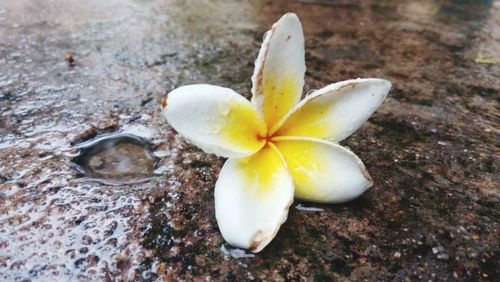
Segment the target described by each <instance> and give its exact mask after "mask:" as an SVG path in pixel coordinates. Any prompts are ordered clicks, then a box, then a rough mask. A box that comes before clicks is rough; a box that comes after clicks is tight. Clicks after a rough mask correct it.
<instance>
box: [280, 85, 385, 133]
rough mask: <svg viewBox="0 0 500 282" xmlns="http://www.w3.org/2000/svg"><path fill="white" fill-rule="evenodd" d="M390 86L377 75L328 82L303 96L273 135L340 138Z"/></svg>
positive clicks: (379, 101)
mask: <svg viewBox="0 0 500 282" xmlns="http://www.w3.org/2000/svg"><path fill="white" fill-rule="evenodd" d="M389 89H391V83H390V82H389V81H387V80H383V79H377V78H366V79H353V80H346V81H342V82H338V83H335V84H331V85H329V86H327V87H325V88H322V89H320V90H318V91H315V92H314V93H313V94H312V95H310V96H307V97H306V98H305V99H304V100H302V101H301V102H300V103H299V104H298V105H297V106H296V107H295V108H294V109H293V110H292V111H291V112H290V113H289V115H288V117H286V118H285V121H284V123H283V125H282V126H281V127H280V128H279V129H278V130H277V132H276V133H275V134H274V135H275V136H309V137H316V138H323V139H328V140H330V141H333V142H339V141H341V140H343V139H345V138H346V137H348V136H349V135H351V134H352V133H353V132H354V131H356V129H358V128H359V127H360V126H361V125H362V124H363V123H364V122H365V121H366V120H367V119H368V118H369V117H370V116H371V115H372V114H373V112H374V111H375V110H376V109H377V108H378V107H379V106H380V104H382V101H383V100H384V98H385V97H386V96H387V93H389ZM273 132H274V131H272V133H273Z"/></svg>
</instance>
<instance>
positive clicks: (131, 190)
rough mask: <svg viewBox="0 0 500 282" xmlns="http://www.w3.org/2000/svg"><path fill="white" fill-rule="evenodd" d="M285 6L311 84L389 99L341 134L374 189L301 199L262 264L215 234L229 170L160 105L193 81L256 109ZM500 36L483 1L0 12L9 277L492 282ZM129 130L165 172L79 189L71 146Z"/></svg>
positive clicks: (0, 212) (1, 149)
mask: <svg viewBox="0 0 500 282" xmlns="http://www.w3.org/2000/svg"><path fill="white" fill-rule="evenodd" d="M287 11H292V12H295V13H297V14H298V15H299V16H300V17H301V20H302V23H303V26H304V31H305V37H306V52H307V53H306V60H307V62H306V63H307V66H308V71H307V73H306V76H307V77H306V92H307V90H310V89H317V88H320V87H322V86H324V85H326V84H328V83H330V82H335V81H339V80H344V79H349V78H355V77H380V78H386V79H389V80H390V81H392V82H393V90H392V91H391V93H390V94H389V97H388V98H387V100H386V101H385V102H384V104H383V106H382V107H381V108H380V109H379V110H378V111H377V113H376V114H375V115H374V116H373V117H372V118H371V119H370V120H369V122H367V123H366V124H365V125H364V126H363V127H362V128H361V129H360V130H358V131H357V132H356V133H355V134H354V135H353V136H351V137H350V138H348V139H347V140H346V141H344V142H343V145H346V146H349V147H350V148H351V150H353V151H354V152H355V153H356V154H357V155H358V156H359V157H360V158H361V159H362V160H363V161H364V162H365V164H366V167H367V168H368V170H369V171H370V174H371V175H372V177H373V179H374V181H375V185H374V186H373V187H372V188H371V189H370V190H368V191H367V192H366V193H364V194H363V195H362V197H360V198H359V199H357V200H355V201H352V202H350V203H347V204H342V205H317V204H311V203H299V202H297V203H295V204H294V205H293V206H294V207H297V208H292V209H291V212H290V215H289V218H288V220H287V222H286V223H285V224H284V225H283V227H282V228H281V230H280V232H279V233H278V235H277V237H276V238H275V239H274V241H273V242H272V243H271V244H270V245H269V246H268V247H267V248H266V249H264V250H263V251H262V252H261V253H258V254H255V255H251V254H248V253H244V252H241V251H240V250H237V249H233V248H231V247H230V246H229V245H227V244H226V243H225V242H224V240H223V239H222V237H221V235H220V233H219V231H218V229H217V223H216V220H215V214H214V201H213V188H214V184H215V181H216V179H217V175H218V172H219V170H220V167H221V166H222V164H223V162H224V160H223V159H220V158H217V157H214V156H211V155H206V154H204V153H202V152H201V151H199V150H198V149H197V148H195V147H194V146H191V145H189V144H186V143H185V142H184V140H183V139H182V138H181V137H179V136H177V135H176V134H175V132H174V131H173V130H172V129H171V128H170V127H169V126H168V125H167V124H166V123H165V122H164V120H163V118H162V117H161V116H160V112H159V103H160V99H161V97H163V96H164V95H165V93H167V92H168V91H169V90H170V89H172V88H175V87H177V86H180V85H183V84H188V83H193V82H205V83H212V84H217V85H222V86H227V87H231V88H233V89H235V90H237V91H238V92H240V93H242V94H243V95H245V96H247V97H249V92H250V91H249V90H250V87H251V82H250V76H251V73H252V70H253V61H254V60H255V58H256V55H257V52H258V48H259V46H260V41H261V39H262V33H263V32H264V31H265V30H267V29H268V28H269V26H270V25H271V24H272V23H273V22H274V21H276V20H277V19H278V18H279V17H280V16H281V15H282V14H283V13H285V12H287ZM499 31H500V1H487V0H483V1H458V0H457V1H401V2H396V1H354V2H353V1H335V2H333V1H321V0H301V1H251V2H248V1H145V0H142V1H140V0H128V1H117V0H112V1H97V0H91V1H84V2H83V1H81V2H74V1H73V2H69V1H61V0H54V1H49V0H45V1H28V0H21V1H17V0H15V1H14V0H7V1H1V3H0V115H1V119H0V203H1V204H0V280H6V281H11V280H19V281H29V280H34V281H37V280H40V281H47V280H138V281H140V280H145V281H150V280H157V279H158V280H167V281H171V280H177V279H184V280H192V279H212V280H251V279H257V280H261V279H265V280H278V281H279V280H299V279H302V280H317V281H329V280H340V281H347V280H355V281H361V280H367V281H370V280H373V279H376V280H396V281H419V280H425V281H428V280H432V281H435V280H436V281H438V280H439V281H443V280H448V281H450V280H456V281H477V280H482V281H495V280H496V281H498V280H499V277H500V276H499V273H498V266H499V245H500V244H499V243H500V242H499V239H498V238H499V231H498V228H499V218H500V215H499V210H500V204H499V203H500V201H499V200H500V191H499V188H498V184H497V183H498V180H499V179H498V178H499V177H498V166H499V149H498V148H499V143H498V140H500V139H499V130H498V123H499V116H498V113H499V105H498V97H499V95H498V94H499V93H500V64H499V62H500V34H499ZM116 132H119V133H126V134H135V135H137V136H140V137H142V138H145V139H147V140H149V142H151V143H152V144H153V146H154V148H153V149H154V151H155V152H154V154H155V156H156V157H157V158H158V159H159V163H158V164H156V166H155V174H159V175H160V177H155V178H152V179H150V180H148V181H145V182H140V183H137V182H134V181H130V182H127V181H126V180H127V179H126V177H125V179H123V180H124V182H123V184H120V185H108V184H106V183H102V182H100V183H99V182H93V181H87V180H86V179H85V178H82V177H80V176H81V175H80V172H79V171H78V170H77V169H75V166H74V163H73V162H72V160H73V158H74V155H73V153H74V146H75V145H77V144H80V143H82V142H84V141H87V140H90V139H92V138H95V137H96V136H100V135H102V134H107V133H116ZM128 149H130V150H133V151H136V152H137V151H141V150H142V149H141V147H140V146H139V147H137V148H128ZM93 164H94V165H98V164H97V163H95V162H94V163H93ZM139 167H141V166H139ZM134 171H135V170H134V169H133V166H132V168H131V172H134ZM115 176H116V175H115ZM120 176H123V175H118V178H120ZM304 207H306V208H304ZM308 208H312V209H308Z"/></svg>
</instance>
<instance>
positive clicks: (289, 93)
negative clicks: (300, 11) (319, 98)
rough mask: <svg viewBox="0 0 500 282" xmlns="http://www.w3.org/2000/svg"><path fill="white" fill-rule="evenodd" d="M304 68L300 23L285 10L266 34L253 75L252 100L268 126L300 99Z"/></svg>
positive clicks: (302, 38)
mask: <svg viewBox="0 0 500 282" xmlns="http://www.w3.org/2000/svg"><path fill="white" fill-rule="evenodd" d="M305 71H306V65H305V56H304V34H303V32H302V25H301V23H300V20H299V18H298V17H297V15H295V14H293V13H288V14H285V15H284V16H283V17H281V19H280V20H279V21H277V22H276V23H275V24H274V25H273V27H272V28H271V30H269V31H268V32H267V33H266V34H265V36H264V42H263V43H262V46H261V49H260V52H259V55H258V57H257V60H256V61H255V71H254V73H253V76H252V82H253V86H252V94H253V97H252V103H254V104H255V105H256V107H257V109H258V111H259V113H261V114H262V115H263V116H264V119H265V121H266V123H267V125H268V126H269V128H270V127H272V125H274V124H276V123H277V122H278V121H279V120H280V119H281V118H282V117H283V116H284V115H285V114H286V113H287V112H288V111H289V110H290V109H292V108H293V107H294V106H295V105H296V104H297V103H298V101H299V100H300V97H301V95H302V89H303V87H304V73H305Z"/></svg>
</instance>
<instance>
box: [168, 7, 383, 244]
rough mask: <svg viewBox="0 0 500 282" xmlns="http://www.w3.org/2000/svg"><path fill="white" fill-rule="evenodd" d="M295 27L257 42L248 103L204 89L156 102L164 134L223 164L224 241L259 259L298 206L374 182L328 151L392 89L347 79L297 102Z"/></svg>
mask: <svg viewBox="0 0 500 282" xmlns="http://www.w3.org/2000/svg"><path fill="white" fill-rule="evenodd" d="M305 70H306V67H305V59H304V35H303V32H302V26H301V23H300V20H299V19H298V17H297V16H296V15H295V14H292V13H288V14H286V15H284V16H283V17H282V18H281V19H280V20H279V21H278V22H276V23H275V24H274V25H273V27H272V29H271V30H269V31H268V32H267V33H266V34H265V38H264V42H263V43H262V47H261V49H260V52H259V55H258V58H257V61H256V62H255V71H254V74H253V76H252V82H253V87H252V95H253V96H252V100H251V102H250V101H248V100H246V99H245V98H244V97H243V96H240V95H239V94H237V93H236V92H234V91H233V90H231V89H229V88H223V87H219V86H213V85H207V84H195V85H187V86H182V87H179V88H177V89H175V90H173V91H172V92H170V93H169V94H168V96H167V97H166V98H165V99H164V100H163V101H162V112H163V114H164V115H165V117H166V118H167V120H168V122H169V123H170V125H171V126H172V127H173V128H174V129H175V130H176V131H177V132H178V133H179V134H181V135H182V136H184V137H185V138H186V139H187V140H188V141H190V142H192V143H193V144H195V145H196V146H198V147H199V148H201V149H202V150H203V151H205V152H207V153H213V154H216V155H219V156H222V157H226V158H228V160H227V161H226V162H225V164H224V166H223V167H222V169H221V171H220V174H219V178H218V180H217V183H216V184H215V212H216V218H217V223H218V226H219V229H220V231H221V233H222V236H223V237H224V239H225V240H226V241H227V242H228V243H230V244H231V245H233V246H236V247H240V248H246V249H249V250H250V251H252V252H259V251H260V250H262V248H264V247H265V246H266V245H267V244H268V243H269V242H270V241H271V240H272V239H273V238H274V236H275V235H276V233H277V232H278V229H279V227H280V225H281V224H282V223H283V222H284V221H285V220H286V218H287V215H288V209H289V207H290V205H291V204H292V202H293V199H294V196H295V198H297V199H301V200H306V201H311V202H318V203H340V202H345V201H349V200H351V199H353V198H356V197H357V196H359V195H360V194H361V193H363V192H364V191H365V190H366V189H367V188H368V187H370V186H371V185H372V184H373V182H372V179H371V177H370V175H369V174H368V172H367V171H366V169H365V167H364V165H363V163H362V162H361V160H360V159H359V158H358V157H357V156H356V155H355V154H353V153H352V152H351V151H349V150H348V149H346V148H344V147H342V146H340V145H338V144H337V142H339V141H342V140H343V139H345V138H346V137H348V136H349V135H351V134H352V133H353V132H354V131H355V130H356V129H358V128H359V127H360V126H361V125H362V124H363V123H364V122H365V121H366V120H367V119H368V118H369V117H370V115H371V114H372V113H373V112H374V111H375V110H376V109H377V108H378V107H379V106H380V104H381V103H382V101H383V100H384V98H385V97H386V96H387V93H388V92H389V89H390V88H391V83H390V82H389V81H387V80H382V79H376V78H367V79H354V80H347V81H342V82H338V83H334V84H331V85H328V86H326V87H325V88H322V89H320V90H317V91H314V92H313V93H312V94H310V95H308V96H307V97H305V98H304V99H303V100H302V101H300V102H299V100H300V97H301V95H302V89H303V86H304V73H305Z"/></svg>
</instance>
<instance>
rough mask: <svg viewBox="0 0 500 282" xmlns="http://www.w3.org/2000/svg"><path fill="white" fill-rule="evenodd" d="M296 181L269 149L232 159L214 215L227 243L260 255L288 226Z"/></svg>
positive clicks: (223, 176)
mask: <svg viewBox="0 0 500 282" xmlns="http://www.w3.org/2000/svg"><path fill="white" fill-rule="evenodd" d="M292 202H293V181H292V178H291V176H290V174H289V172H288V170H287V168H286V165H285V163H284V161H283V160H282V158H281V157H280V156H279V155H278V154H277V153H276V151H275V150H274V149H272V148H271V147H270V146H265V147H264V148H263V149H262V150H261V151H259V152H258V153H256V154H255V155H253V156H251V157H248V158H245V159H229V160H227V161H226V163H225V164H224V166H223V167H222V170H221V172H220V174H219V179H218V180H217V183H216V185H215V212H216V217H217V223H218V225H219V229H220V231H221V233H222V236H223V237H224V239H225V240H226V241H227V242H229V243H230V244H231V245H233V246H236V247H240V248H245V249H249V250H250V251H252V252H259V251H260V250H262V248H264V247H265V246H266V245H267V244H268V243H269V242H270V241H271V240H272V239H273V238H274V236H275V235H276V233H277V232H278V229H279V227H280V225H281V224H282V223H283V222H285V220H286V218H287V215H288V208H289V207H290V205H291V204H292Z"/></svg>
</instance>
